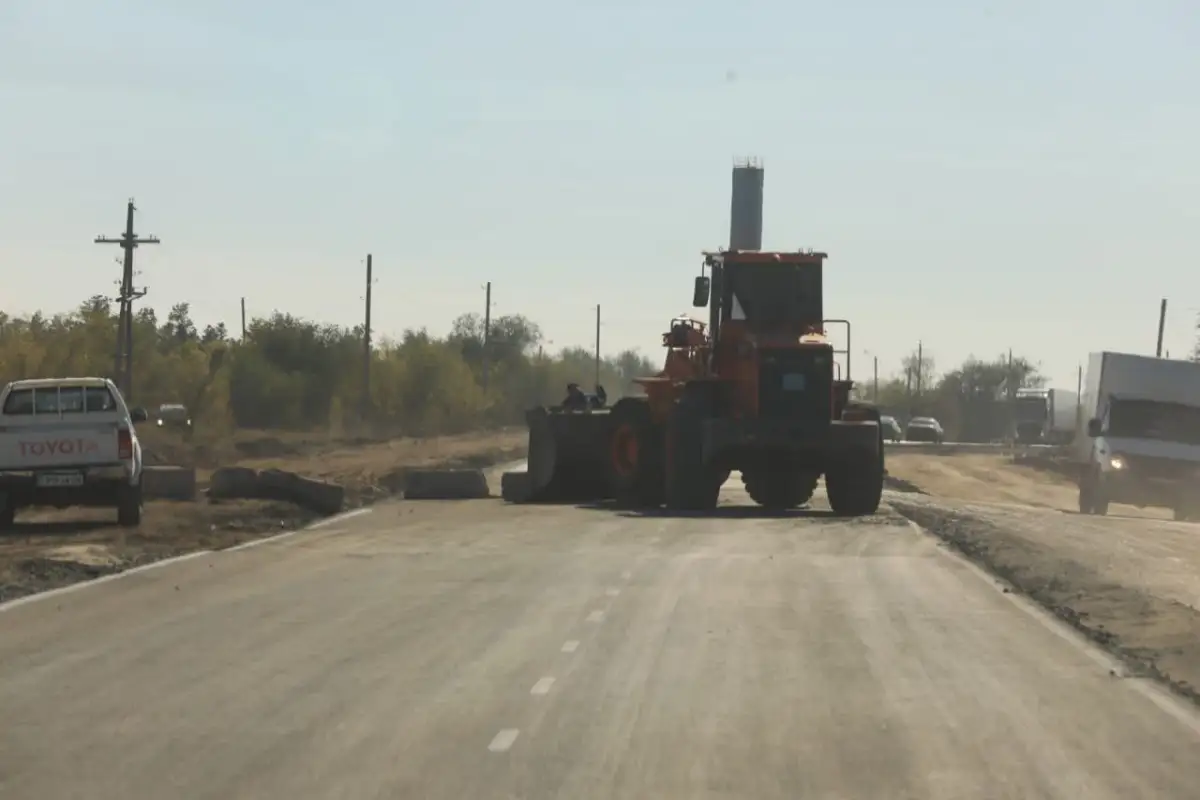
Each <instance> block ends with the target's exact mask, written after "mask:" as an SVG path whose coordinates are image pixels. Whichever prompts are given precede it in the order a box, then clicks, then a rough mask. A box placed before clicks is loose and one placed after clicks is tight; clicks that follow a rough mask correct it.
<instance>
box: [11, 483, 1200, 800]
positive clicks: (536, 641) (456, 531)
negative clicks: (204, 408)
mask: <svg viewBox="0 0 1200 800" xmlns="http://www.w3.org/2000/svg"><path fill="white" fill-rule="evenodd" d="M735 517H736V515H735V514H733V513H732V512H731V514H730V516H728V517H727V518H718V519H704V520H697V519H668V518H661V517H659V518H631V517H623V516H619V515H617V514H614V513H611V512H601V511H587V510H579V509H568V508H564V509H554V508H530V507H524V508H513V507H505V506H502V505H500V504H499V503H498V502H482V503H466V504H458V505H454V504H425V505H420V506H417V505H408V506H404V505H394V506H387V507H381V508H378V509H376V511H375V512H374V513H372V514H369V515H364V516H360V517H358V518H355V519H353V520H347V521H344V522H341V523H338V524H337V525H335V526H334V527H332V528H329V529H326V530H324V531H321V532H312V533H306V534H303V535H299V536H294V537H291V538H289V539H286V540H283V541H279V542H274V543H270V544H266V545H263V546H261V547H257V548H252V549H247V550H242V551H238V552H231V553H222V554H213V555H206V556H203V557H200V558H196V559H192V560H190V561H186V562H183V563H179V564H175V565H171V566H168V567H164V568H161V569H157V570H152V571H148V572H143V573H140V574H136V575H132V576H129V577H127V578H123V579H119V580H115V581H111V582H108V583H105V584H102V585H98V586H95V587H89V588H87V589H84V590H81V591H77V592H73V593H70V594H66V595H60V596H56V597H52V598H49V599H45V600H41V601H38V602H34V603H30V604H26V605H22V606H19V607H14V608H11V609H9V610H7V611H0V720H2V724H0V797H3V798H5V800H26V798H28V799H30V800H50V798H55V799H56V800H57V798H72V797H81V798H83V797H86V798H89V800H102V799H103V798H114V799H119V800H133V799H135V798H154V799H155V800H157V799H158V798H213V799H214V800H216V799H218V798H219V799H220V800H231V799H232V798H252V797H253V798H293V797H294V798H354V799H355V800H369V799H370V798H410V797H411V798H417V797H421V798H448V799H451V798H452V799H454V800H458V799H459V798H570V800H584V798H602V797H603V798H613V797H617V798H639V800H644V799H645V798H674V797H721V798H735V797H736V798H755V799H756V800H767V798H788V800H795V798H801V797H803V798H945V799H946V800H962V798H1001V797H1003V798H1025V797H1028V798H1088V800H1105V799H1106V798H1111V799H1112V800H1129V798H1135V797H1154V798H1194V797H1196V796H1197V791H1200V790H1198V789H1197V787H1200V739H1198V736H1197V728H1196V727H1195V722H1194V721H1193V718H1192V716H1191V713H1190V711H1180V710H1179V707H1177V706H1175V705H1173V704H1172V703H1171V702H1168V701H1164V700H1161V699H1158V700H1157V701H1155V700H1154V698H1157V697H1158V695H1157V694H1156V693H1155V692H1154V691H1152V690H1146V689H1145V688H1140V687H1139V685H1137V684H1135V683H1134V682H1133V681H1130V680H1121V679H1119V678H1115V677H1113V676H1111V675H1110V674H1109V671H1108V667H1107V665H1106V664H1105V663H1104V660H1103V659H1102V658H1101V657H1099V656H1097V655H1095V654H1090V653H1089V652H1088V651H1087V650H1085V649H1083V648H1081V647H1079V646H1078V645H1077V644H1074V643H1073V642H1072V641H1071V639H1070V637H1069V636H1065V635H1064V634H1062V633H1061V632H1057V630H1056V629H1055V628H1054V627H1053V626H1052V625H1049V624H1047V623H1045V622H1043V621H1041V620H1040V619H1039V618H1038V617H1037V616H1036V615H1034V614H1031V613H1028V612H1026V611H1023V610H1022V609H1021V608H1020V607H1019V606H1018V604H1016V603H1015V602H1014V601H1012V600H1011V599H1010V597H1009V596H1006V595H1003V594H1002V593H1000V592H998V591H997V590H996V589H995V588H993V587H992V586H991V584H990V583H989V581H987V580H986V579H984V578H982V577H980V575H979V574H977V573H976V572H975V571H974V570H972V569H971V568H968V567H967V566H966V565H964V564H962V563H961V562H959V561H957V560H955V559H954V558H953V557H950V556H947V555H945V554H944V553H942V552H941V551H940V550H939V549H938V547H937V546H936V544H935V543H934V542H933V541H932V540H931V539H930V538H927V537H925V536H924V535H922V534H921V533H919V532H917V531H915V530H914V529H912V528H911V527H910V526H908V525H907V523H905V522H904V521H903V520H901V519H899V518H897V517H892V516H880V517H876V518H873V519H870V520H866V521H861V522H855V523H846V522H837V521H834V520H831V519H828V518H825V517H822V516H820V515H813V516H808V517H804V518H791V519H769V518H761V517H757V518H756V517H753V516H752V517H751V518H748V519H746V518H742V519H738V518H735ZM1064 524H1066V523H1064ZM1172 712H1173V713H1172Z"/></svg>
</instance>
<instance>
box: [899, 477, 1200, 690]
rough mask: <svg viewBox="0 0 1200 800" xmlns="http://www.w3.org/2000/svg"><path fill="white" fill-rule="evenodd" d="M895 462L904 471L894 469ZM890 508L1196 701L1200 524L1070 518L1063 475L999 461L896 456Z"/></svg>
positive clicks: (1148, 515)
mask: <svg viewBox="0 0 1200 800" xmlns="http://www.w3.org/2000/svg"><path fill="white" fill-rule="evenodd" d="M897 462H899V463H897ZM889 471H890V472H892V473H893V474H898V475H899V476H900V477H902V479H903V480H905V481H906V482H910V483H911V484H913V486H914V487H915V488H918V489H920V490H921V493H915V492H910V493H905V494H901V493H894V494H892V495H890V497H889V502H890V504H891V505H892V506H893V507H894V508H895V509H896V510H897V511H899V512H900V513H902V514H903V515H904V516H906V517H908V518H909V519H910V520H912V521H914V522H916V523H917V524H918V525H920V526H921V527H923V528H925V529H927V530H929V531H931V532H932V533H934V534H935V535H937V536H939V537H940V538H942V539H943V540H945V541H946V542H948V543H949V544H951V545H952V546H953V547H955V548H956V549H958V550H959V551H961V552H962V553H964V554H965V555H966V556H967V557H969V558H970V559H971V560H973V561H975V562H976V563H978V564H979V565H981V566H983V567H984V568H986V569H988V570H989V571H990V572H992V573H993V574H995V575H996V576H998V577H999V578H1001V579H1003V580H1004V581H1006V582H1008V583H1009V584H1011V586H1012V587H1013V588H1014V589H1015V590H1017V591H1020V592H1022V593H1023V594H1025V595H1027V596H1029V597H1030V598H1032V599H1033V600H1035V601H1037V602H1038V603H1039V604H1041V605H1042V606H1044V607H1045V608H1047V609H1048V610H1050V611H1051V612H1053V613H1054V614H1056V615H1057V616H1058V617H1060V618H1062V619H1063V620H1065V621H1067V622H1068V623H1070V624H1071V625H1073V626H1074V627H1076V628H1077V629H1079V630H1080V631H1082V632H1083V633H1084V634H1086V635H1087V636H1088V637H1089V638H1091V639H1092V640H1094V641H1096V642H1098V643H1100V644H1102V645H1103V646H1105V647H1106V648H1107V649H1108V650H1109V651H1110V652H1112V653H1114V654H1116V655H1118V656H1120V657H1121V658H1122V659H1123V660H1124V661H1125V663H1126V664H1127V665H1128V670H1129V674H1130V675H1132V676H1147V677H1153V678H1156V679H1159V680H1161V681H1163V682H1165V683H1166V684H1168V685H1170V686H1171V687H1172V688H1174V689H1175V690H1176V691H1177V692H1178V693H1180V694H1182V695H1184V696H1187V697H1189V698H1190V699H1192V700H1193V701H1196V702H1200V535H1198V534H1200V526H1196V525H1193V524H1188V523H1179V522H1173V521H1171V520H1169V519H1167V518H1166V517H1167V516H1168V515H1169V512H1164V511H1162V510H1161V509H1145V510H1139V509H1134V508H1128V507H1114V509H1113V512H1112V513H1110V515H1109V516H1106V517H1090V516H1083V515H1080V514H1078V513H1076V512H1075V511H1074V510H1073V506H1074V502H1075V495H1074V491H1075V489H1074V485H1073V484H1072V483H1070V481H1069V480H1068V479H1066V478H1064V477H1062V476H1059V475H1054V474H1053V473H1049V472H1043V471H1039V470H1036V469H1032V468H1028V467H1022V466H1017V465H1013V464H1011V463H1006V462H1005V461H1004V459H1003V458H1001V457H997V456H976V455H956V456H918V455H915V454H914V455H905V456H903V457H897V458H893V459H889Z"/></svg>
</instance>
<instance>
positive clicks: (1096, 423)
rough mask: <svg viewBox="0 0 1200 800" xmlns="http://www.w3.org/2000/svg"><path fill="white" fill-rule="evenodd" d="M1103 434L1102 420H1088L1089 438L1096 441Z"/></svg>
mask: <svg viewBox="0 0 1200 800" xmlns="http://www.w3.org/2000/svg"><path fill="white" fill-rule="evenodd" d="M1103 432H1104V431H1102V430H1101V429H1100V420H1098V419H1089V420H1088V424H1087V435H1088V436H1090V437H1091V438H1093V439H1095V438H1096V437H1097V436H1099V435H1100V434H1102V433H1103Z"/></svg>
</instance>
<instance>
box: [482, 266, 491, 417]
mask: <svg viewBox="0 0 1200 800" xmlns="http://www.w3.org/2000/svg"><path fill="white" fill-rule="evenodd" d="M484 291H485V294H484V301H483V302H484V308H483V393H484V394H485V395H486V394H487V390H488V351H489V350H490V349H491V347H490V345H491V342H492V282H491V281H488V282H487V287H486V288H485V290H484Z"/></svg>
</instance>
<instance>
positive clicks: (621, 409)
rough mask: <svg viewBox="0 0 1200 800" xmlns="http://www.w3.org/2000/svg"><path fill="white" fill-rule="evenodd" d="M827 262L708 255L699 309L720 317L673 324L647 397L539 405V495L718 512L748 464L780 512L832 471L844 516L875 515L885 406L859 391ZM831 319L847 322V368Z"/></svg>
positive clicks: (749, 487) (758, 495)
mask: <svg viewBox="0 0 1200 800" xmlns="http://www.w3.org/2000/svg"><path fill="white" fill-rule="evenodd" d="M826 257H827V256H826V255H825V254H824V253H816V252H811V251H808V252H771V253H767V252H758V251H747V250H727V251H720V252H714V253H705V254H704V268H703V270H702V274H701V275H700V276H699V277H697V278H696V281H695V290H694V296H693V305H694V306H696V307H698V308H702V307H707V309H708V321H707V323H704V322H700V321H696V320H693V319H689V318H688V317H686V316H684V317H678V318H676V319H675V320H673V321H672V323H671V329H670V330H669V331H668V332H667V333H665V334H664V335H663V345H664V346H665V347H666V349H667V356H666V364H665V366H664V369H663V370H662V372H660V373H659V374H658V375H655V376H653V377H646V378H640V379H638V381H637V382H638V383H639V384H641V385H642V387H643V388H644V389H645V396H641V397H625V398H622V399H621V400H619V401H618V402H617V403H616V404H615V405H614V406H612V407H611V409H609V408H604V409H598V408H591V409H585V410H576V411H572V410H567V409H563V408H555V409H535V410H534V411H531V412H530V413H529V417H528V420H529V423H530V453H529V479H528V483H529V493H528V498H529V499H530V500H592V501H595V500H604V499H609V498H615V499H616V500H617V501H618V503H619V504H620V505H622V506H625V507H635V508H649V507H655V506H660V505H665V506H666V507H667V508H668V509H673V510H681V511H683V510H686V511H704V510H710V509H713V508H715V507H716V505H717V497H718V493H719V491H720V488H721V485H722V484H723V483H724V482H725V480H726V479H727V478H728V477H729V475H730V473H731V472H732V471H735V470H736V471H738V472H740V473H741V476H742V482H743V483H744V484H745V487H746V491H747V493H748V494H749V495H750V497H751V498H752V499H753V500H754V501H755V502H756V503H758V504H760V505H762V506H765V507H767V508H770V509H775V510H785V509H790V508H795V507H797V506H800V505H803V504H805V503H807V502H808V501H809V499H810V498H811V497H812V495H813V492H814V490H815V489H816V486H817V482H818V480H819V479H820V478H821V476H822V475H823V476H824V477H825V489H826V493H827V495H828V499H829V504H830V506H831V507H832V509H833V511H834V513H836V514H839V515H846V516H850V515H863V514H872V513H874V512H875V511H876V509H877V508H878V507H879V502H880V498H881V495H882V491H883V476H884V451H883V438H882V429H881V427H880V424H879V412H878V410H877V409H875V408H873V407H871V406H869V405H866V404H862V403H856V402H851V400H850V389H851V387H852V385H853V384H852V382H851V380H850V378H849V371H850V370H849V362H850V355H849V353H850V344H849V331H850V324H849V322H848V321H846V320H826V319H824V316H823V315H824V308H823V286H822V275H823V267H824V262H825V259H826ZM704 271H707V272H708V274H707V275H705V274H704ZM831 324H842V325H845V326H846V330H847V345H846V350H845V351H843V352H844V353H845V354H846V375H845V376H844V377H842V376H840V375H839V374H838V365H837V363H836V362H835V358H834V357H835V350H834V347H833V345H832V344H831V342H830V341H829V339H828V338H827V336H826V328H827V327H828V326H829V325H831Z"/></svg>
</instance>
